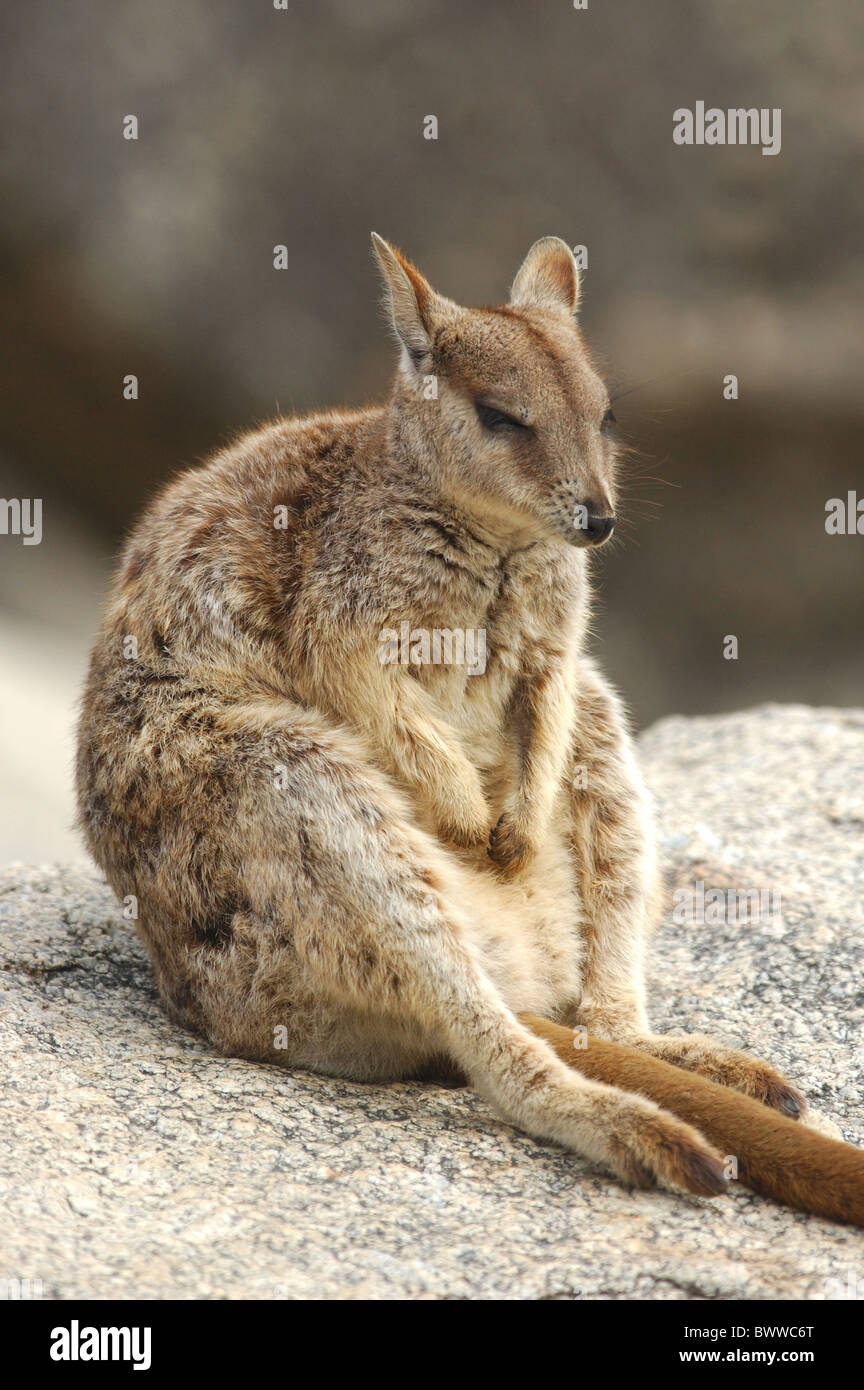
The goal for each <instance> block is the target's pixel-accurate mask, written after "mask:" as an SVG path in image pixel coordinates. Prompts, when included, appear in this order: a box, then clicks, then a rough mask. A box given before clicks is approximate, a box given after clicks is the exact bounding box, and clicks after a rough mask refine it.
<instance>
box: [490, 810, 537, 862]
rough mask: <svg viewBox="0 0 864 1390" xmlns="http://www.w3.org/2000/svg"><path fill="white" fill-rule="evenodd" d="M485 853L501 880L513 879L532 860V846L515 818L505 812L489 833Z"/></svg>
mask: <svg viewBox="0 0 864 1390" xmlns="http://www.w3.org/2000/svg"><path fill="white" fill-rule="evenodd" d="M486 853H487V854H488V855H489V858H490V859H491V860H492V863H493V864H494V865H495V867H496V869H497V870H498V873H499V875H500V877H501V878H513V877H514V876H515V875H516V874H518V873H519V871H520V869H522V868H523V867H524V865H525V864H527V863H528V861H529V859H531V858H532V856H533V854H534V846H533V845H532V843H531V841H530V839H529V838H528V836H527V835H526V834H525V832H524V830H523V829H522V828H521V826H520V825H519V822H518V821H517V820H516V818H515V817H514V816H513V815H512V814H511V813H510V812H508V811H505V812H504V814H503V816H501V817H500V819H499V821H498V824H497V825H495V826H493V827H492V829H491V830H490V832H489V847H488V849H487V850H486Z"/></svg>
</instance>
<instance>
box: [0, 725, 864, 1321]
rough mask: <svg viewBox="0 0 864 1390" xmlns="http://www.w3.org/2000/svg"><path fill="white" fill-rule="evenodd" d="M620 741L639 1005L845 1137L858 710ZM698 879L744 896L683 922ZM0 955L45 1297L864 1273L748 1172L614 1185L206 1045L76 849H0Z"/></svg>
mask: <svg viewBox="0 0 864 1390" xmlns="http://www.w3.org/2000/svg"><path fill="white" fill-rule="evenodd" d="M640 746H641V756H642V761H643V765H644V768H645V772H646V775H647V778H648V781H649V785H650V786H651V788H652V791H653V793H654V795H655V797H656V802H657V812H658V821H659V825H660V830H661V836H662V841H663V845H664V849H665V853H666V856H667V860H668V865H669V877H670V890H671V891H670V907H669V912H668V914H667V917H666V921H665V923H664V925H663V926H662V927H661V929H660V930H659V932H658V934H657V937H656V938H655V942H654V946H653V950H652V954H651V962H650V971H649V979H650V998H651V1008H652V1014H653V1018H654V1020H655V1023H656V1024H657V1026H658V1027H660V1028H662V1029H664V1030H665V1029H674V1030H677V1029H688V1030H691V1031H694V1030H698V1031H706V1032H710V1033H712V1034H714V1035H716V1036H717V1037H718V1038H721V1039H725V1040H726V1041H729V1042H732V1043H735V1044H739V1045H741V1046H745V1047H748V1048H749V1049H750V1050H752V1051H754V1052H757V1053H760V1054H762V1055H764V1056H766V1057H768V1058H771V1059H772V1060H773V1061H775V1062H776V1063H777V1064H779V1065H780V1066H781V1067H782V1068H783V1069H784V1070H785V1071H786V1072H787V1073H788V1075H789V1076H790V1077H792V1078H793V1079H794V1080H795V1081H796V1082H797V1083H798V1084H799V1085H800V1086H801V1087H802V1088H803V1089H804V1091H805V1092H806V1093H807V1094H808V1096H809V1097H810V1098H811V1100H812V1101H813V1103H814V1104H815V1105H816V1106H817V1107H818V1108H819V1109H820V1110H821V1111H823V1112H825V1113H826V1114H827V1115H828V1116H830V1117H831V1118H833V1120H834V1121H836V1122H837V1123H838V1124H839V1126H840V1127H841V1129H842V1131H843V1134H844V1135H845V1137H846V1138H847V1139H849V1140H851V1141H852V1142H853V1143H861V1140H862V1136H864V1108H862V1101H861V1075H860V1071H861V1062H862V1047H861V1017H862V988H861V962H862V937H864V834H862V831H864V711H855V710H851V711H850V710H830V709H821V710H813V709H807V708H803V707H799V706H769V707H764V708H759V709H755V710H752V711H748V712H746V713H741V714H733V715H725V716H720V717H713V718H704V719H700V718H695V719H694V718H686V719H685V718H673V719H666V720H664V721H662V722H661V723H660V724H658V725H655V726H654V727H653V728H652V729H650V730H648V732H647V733H646V734H645V735H644V736H643V737H642V739H641V744H640ZM699 884H702V885H704V891H708V890H709V889H712V888H713V889H718V888H719V889H720V890H721V891H723V892H724V893H727V892H728V890H729V889H732V890H733V891H738V892H741V891H743V890H744V889H752V890H754V891H756V892H757V893H758V892H759V891H762V892H763V894H764V895H765V896H764V897H763V899H762V909H763V910H761V911H759V912H758V914H757V920H756V921H746V922H742V921H739V920H735V916H736V914H735V913H734V912H731V911H729V910H727V911H726V912H725V915H723V914H720V915H721V920H720V921H718V922H711V921H710V920H708V921H705V922H702V921H700V920H698V919H699V917H700V913H699V910H698V905H699V903H700V902H701V901H702V898H701V893H702V891H703V890H702V889H700V888H699V887H698V885H699ZM772 893H773V894H774V895H775V896H773V897H772V896H771V895H772ZM673 894H674V896H672V895H673ZM777 895H779V897H778V896H777ZM691 905H695V909H696V910H694V911H690V910H689V908H690V906H691ZM673 914H674V917H675V918H676V919H679V918H680V919H683V920H680V921H679V920H673ZM706 915H708V916H709V918H710V915H711V914H710V913H708V914H706ZM715 915H718V914H715ZM0 963H2V972H0V988H2V991H3V996H2V1009H0V1045H2V1049H3V1052H4V1054H5V1055H4V1066H3V1070H4V1073H5V1083H4V1087H3V1093H4V1099H3V1120H2V1126H0V1199H2V1204H3V1210H4V1213H5V1222H4V1225H5V1233H4V1234H5V1239H4V1243H3V1244H4V1251H3V1256H2V1266H0V1280H3V1279H7V1280H11V1279H30V1280H40V1281H41V1286H42V1294H43V1297H46V1298H59V1299H73V1298H99V1299H103V1298H190V1299H197V1298H211V1299H212V1298H231V1299H244V1298H263V1299H298V1298H303V1299H306V1298H320V1299H337V1298H347V1299H405V1298H408V1299H441V1298H449V1299H469V1298H470V1299H562V1300H567V1299H579V1298H586V1299H596V1298H601V1299H627V1298H635V1299H738V1298H744V1299H766V1298H780V1299H791V1298H807V1299H832V1298H848V1297H853V1298H854V1297H858V1298H861V1297H864V1237H862V1235H861V1234H860V1233H858V1232H855V1231H851V1230H849V1229H846V1228H844V1227H841V1226H835V1225H832V1224H830V1223H828V1222H825V1221H822V1220H819V1219H817V1218H812V1217H808V1216H804V1215H802V1214H800V1213H796V1212H792V1211H790V1210H788V1209H786V1208H783V1207H781V1206H778V1205H775V1204H773V1203H771V1202H769V1201H766V1200H763V1199H760V1198H758V1197H756V1196H754V1195H752V1194H750V1193H748V1192H746V1191H744V1190H743V1189H740V1188H736V1189H735V1190H734V1191H733V1192H732V1194H731V1195H729V1196H728V1197H724V1198H723V1199H720V1200H717V1201H713V1202H708V1201H699V1200H696V1199H692V1200H688V1199H683V1198H679V1197H675V1196H672V1195H669V1194H666V1193H662V1192H649V1193H645V1192H635V1193H634V1192H629V1191H627V1190H625V1189H622V1188H621V1187H618V1186H616V1185H615V1183H613V1182H612V1181H611V1180H609V1179H608V1178H606V1177H605V1176H603V1175H602V1174H600V1173H598V1172H597V1171H596V1170H593V1169H592V1168H591V1167H590V1165H588V1164H587V1163H585V1162H582V1161H581V1160H579V1159H578V1158H575V1157H574V1156H572V1155H570V1154H567V1153H564V1152H563V1151H560V1150H558V1149H556V1148H554V1147H552V1146H550V1145H543V1144H539V1143H537V1142H535V1141H534V1140H532V1139H530V1138H528V1137H527V1136H525V1135H523V1134H520V1133H518V1132H517V1131H515V1130H514V1129H512V1128H511V1127H509V1126H508V1125H506V1124H504V1123H502V1122H501V1121H499V1120H498V1119H497V1118H495V1117H494V1116H492V1115H491V1114H490V1112H489V1111H488V1109H487V1107H486V1106H485V1104H484V1103H483V1102H482V1101H481V1100H480V1099H479V1098H478V1097H476V1096H475V1095H473V1094H472V1093H470V1092H469V1091H465V1090H452V1089H449V1090H448V1089H444V1088H441V1087H437V1086H423V1085H419V1084H418V1085H413V1084H412V1085H393V1086H367V1085H353V1084H349V1083H347V1082H343V1081H332V1080H327V1079H321V1078H316V1077H314V1076H310V1075H304V1074H302V1073H292V1072H282V1071H279V1070H277V1069H275V1068H272V1067H267V1066H263V1065H262V1066H259V1065H254V1064H251V1063H249V1062H243V1061H238V1060H230V1059H229V1060H226V1059H224V1058H221V1057H217V1056H215V1055H214V1054H213V1053H212V1051H211V1050H210V1049H209V1048H208V1047H207V1045H206V1044H205V1043H204V1042H202V1041H201V1040H200V1039H197V1038H194V1037H192V1036H189V1035H187V1034H184V1033H183V1032H181V1031H179V1030H178V1029H177V1028H175V1027H173V1026H172V1025H171V1024H170V1023H169V1022H168V1021H167V1019H166V1018H165V1017H164V1015H163V1014H162V1012H161V1010H160V1007H159V1004H158V1001H157V998H156V994H155V991H154V987H153V983H152V979H151V975H150V971H149V967H148V964H147V959H146V955H145V952H144V950H143V947H142V946H141V944H140V943H139V941H138V940H137V939H136V937H135V934H134V931H133V930H132V927H131V925H130V924H129V923H127V922H126V921H124V919H123V917H122V915H121V913H120V910H119V907H118V905H117V904H116V902H115V900H114V898H113V896H112V894H111V892H110V890H109V889H108V888H107V887H106V885H105V884H104V882H103V881H102V879H101V876H100V875H99V874H98V873H97V872H96V871H95V870H92V869H90V868H88V867H86V866H84V865H81V864H78V865H71V866H47V867H39V868H34V867H22V866H21V865H12V866H9V867H8V868H6V869H4V870H2V872H0Z"/></svg>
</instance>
